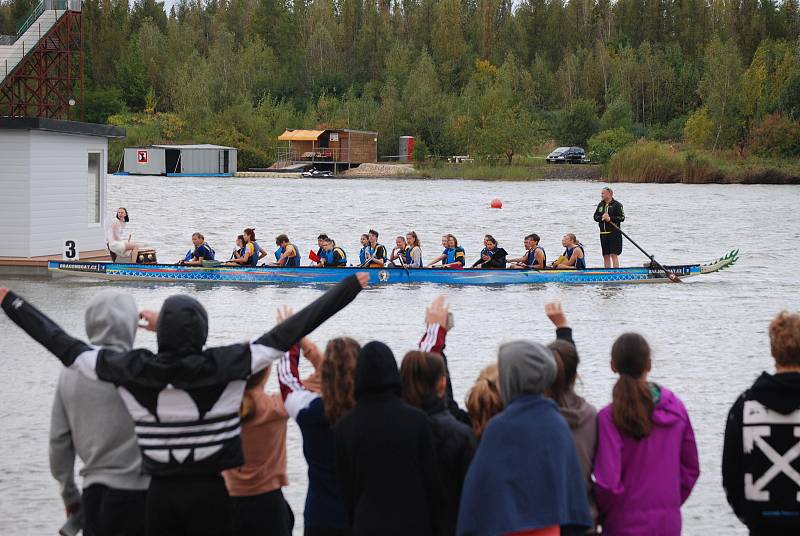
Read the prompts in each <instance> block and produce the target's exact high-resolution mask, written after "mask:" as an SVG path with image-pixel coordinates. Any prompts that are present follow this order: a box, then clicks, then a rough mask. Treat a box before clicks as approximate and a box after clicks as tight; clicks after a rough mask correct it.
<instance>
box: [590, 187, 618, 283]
mask: <svg viewBox="0 0 800 536" xmlns="http://www.w3.org/2000/svg"><path fill="white" fill-rule="evenodd" d="M600 197H601V201H600V203H598V204H597V210H595V211H594V221H596V222H597V223H598V224H599V225H600V247H601V248H602V250H603V266H605V267H606V268H611V267H612V266H613V267H614V268H619V255H621V254H622V232H621V231H620V230H619V226H620V225H621V224H622V222H624V221H625V211H624V210H623V208H622V203H620V202H619V201H617V200H616V199H614V192H613V190H611V188H609V187H608V186H606V187H605V188H603V189H602V190H600ZM612 224H613V225H612Z"/></svg>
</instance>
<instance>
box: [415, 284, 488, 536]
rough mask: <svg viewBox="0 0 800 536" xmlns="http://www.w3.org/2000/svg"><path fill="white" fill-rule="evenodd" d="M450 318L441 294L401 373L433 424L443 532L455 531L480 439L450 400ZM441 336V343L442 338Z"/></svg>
mask: <svg viewBox="0 0 800 536" xmlns="http://www.w3.org/2000/svg"><path fill="white" fill-rule="evenodd" d="M447 322H448V307H447V305H446V304H445V302H444V296H439V297H438V298H436V299H435V300H434V301H433V303H432V304H431V305H430V306H429V307H428V308H427V309H426V311H425V323H426V326H427V329H426V332H425V337H423V341H421V343H420V350H415V351H411V352H408V353H406V355H405V356H404V357H403V361H402V363H401V365H400V377H401V378H402V381H403V399H404V400H405V401H406V402H407V403H408V404H410V405H412V406H414V407H416V408H419V409H421V410H422V411H424V412H425V413H426V414H427V415H428V417H429V418H430V419H431V423H432V424H433V438H434V448H435V450H436V457H437V460H438V467H439V476H440V478H441V481H442V486H443V488H444V504H443V505H442V508H441V510H440V512H439V515H440V524H441V525H440V531H439V534H442V535H455V532H456V521H457V519H458V504H459V501H460V500H461V490H462V488H463V485H464V476H465V475H466V473H467V468H469V464H470V461H472V456H473V454H474V453H475V445H476V441H475V434H474V433H473V432H472V428H471V427H470V426H469V425H468V424H464V423H463V422H459V421H458V420H456V418H455V417H454V416H453V414H452V413H451V411H450V409H449V408H448V404H447V402H448V400H447V396H446V395H447V386H448V383H449V375H448V372H447V367H446V366H445V362H444V358H443V356H442V354H441V353H439V352H440V351H441V349H443V348H444V340H443V339H444V333H441V336H440V334H439V333H438V332H440V331H446V330H447ZM440 339H441V340H442V342H441V343H439V342H438V341H439V340H440ZM429 341H430V342H429ZM423 348H429V349H430V350H431V351H424V350H423Z"/></svg>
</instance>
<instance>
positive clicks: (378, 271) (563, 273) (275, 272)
mask: <svg viewBox="0 0 800 536" xmlns="http://www.w3.org/2000/svg"><path fill="white" fill-rule="evenodd" d="M737 258H738V250H737V251H732V252H730V253H729V254H728V255H726V256H724V257H721V258H720V259H717V260H716V261H713V262H710V263H707V264H684V265H677V266H667V267H666V268H667V269H668V270H670V271H671V272H673V273H675V274H676V275H678V276H679V277H680V278H681V279H683V278H687V277H694V276H699V275H703V274H708V273H713V272H717V271H719V270H721V269H723V268H727V267H729V266H731V265H732V264H733V263H735V262H736V260H737ZM47 268H48V270H50V271H51V272H52V273H54V274H64V275H73V276H84V277H91V278H94V279H106V280H113V281H158V282H176V281H180V282H186V281H195V282H204V283H255V284H270V283H282V284H328V283H337V282H339V281H340V280H342V279H344V278H345V277H347V276H349V275H351V274H354V273H357V272H369V273H370V274H372V277H371V279H370V281H371V282H372V283H375V284H391V283H434V284H441V285H519V284H524V285H531V284H542V283H563V284H570V285H573V284H603V283H664V282H668V281H669V279H668V278H667V277H666V275H665V274H664V272H663V271H661V270H658V269H653V268H650V267H638V268H637V267H631V268H589V269H586V270H480V269H470V268H467V269H463V270H453V269H445V268H423V269H416V270H405V269H403V268H392V267H389V268H358V267H346V268H314V267H310V266H309V267H298V268H283V267H274V266H255V267H240V266H214V267H199V266H197V267H195V266H180V265H175V264H124V263H105V262H79V261H50V262H49V263H48V266H47Z"/></svg>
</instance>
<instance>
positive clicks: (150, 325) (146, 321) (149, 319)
mask: <svg viewBox="0 0 800 536" xmlns="http://www.w3.org/2000/svg"><path fill="white" fill-rule="evenodd" d="M139 320H140V322H139V327H140V328H142V329H146V330H147V331H155V330H156V326H157V325H158V311H150V310H144V311H139Z"/></svg>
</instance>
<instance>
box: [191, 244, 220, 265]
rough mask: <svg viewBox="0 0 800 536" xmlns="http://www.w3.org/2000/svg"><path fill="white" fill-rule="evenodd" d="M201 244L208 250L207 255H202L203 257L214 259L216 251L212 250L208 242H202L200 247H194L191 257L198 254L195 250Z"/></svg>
mask: <svg viewBox="0 0 800 536" xmlns="http://www.w3.org/2000/svg"><path fill="white" fill-rule="evenodd" d="M203 246H205V248H206V250H208V255H209V256H208V257H203V258H204V259H205V260H207V261H213V260H215V259H214V257H215V256H216V253H215V252H214V248H212V247H211V246H210V245H209V243H208V242H203V243H202V244H200V247H197V248H194V251H192V259H193V258H195V257H199V256H200V255H198V254H197V250H198V249H200V248H201V247H203ZM189 260H191V259H189Z"/></svg>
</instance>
